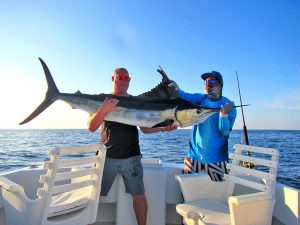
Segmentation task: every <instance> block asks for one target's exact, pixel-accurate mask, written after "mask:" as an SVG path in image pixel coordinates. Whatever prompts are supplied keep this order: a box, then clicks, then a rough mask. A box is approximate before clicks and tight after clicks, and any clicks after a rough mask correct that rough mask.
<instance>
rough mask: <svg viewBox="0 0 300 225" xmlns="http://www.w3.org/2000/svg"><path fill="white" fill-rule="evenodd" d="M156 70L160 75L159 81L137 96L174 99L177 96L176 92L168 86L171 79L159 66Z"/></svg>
mask: <svg viewBox="0 0 300 225" xmlns="http://www.w3.org/2000/svg"><path fill="white" fill-rule="evenodd" d="M157 72H159V73H160V74H161V75H162V80H161V82H160V83H159V84H158V85H157V86H156V87H154V88H152V89H151V90H150V91H148V92H145V93H143V94H140V95H138V97H145V98H155V99H157V98H158V99H159V98H163V99H175V98H177V97H178V94H177V92H176V91H175V90H174V89H173V88H171V87H169V86H168V84H170V83H171V82H172V80H170V79H169V77H168V76H167V74H166V73H165V71H164V70H163V69H162V68H161V67H159V69H157Z"/></svg>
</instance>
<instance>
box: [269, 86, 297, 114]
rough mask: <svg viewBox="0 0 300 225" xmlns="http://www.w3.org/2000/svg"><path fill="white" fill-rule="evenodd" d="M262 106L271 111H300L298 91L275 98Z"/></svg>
mask: <svg viewBox="0 0 300 225" xmlns="http://www.w3.org/2000/svg"><path fill="white" fill-rule="evenodd" d="M263 104H264V105H265V106H266V107H268V108H271V109H285V110H300V89H296V90H293V91H290V92H288V93H286V94H282V95H279V96H276V97H274V98H273V99H272V100H270V101H269V102H263Z"/></svg>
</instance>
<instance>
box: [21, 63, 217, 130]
mask: <svg viewBox="0 0 300 225" xmlns="http://www.w3.org/2000/svg"><path fill="white" fill-rule="evenodd" d="M39 60H40V62H41V64H42V66H43V70H44V73H45V76H46V80H47V84H48V90H47V93H46V97H45V99H44V101H43V102H42V103H41V104H40V105H39V106H38V107H37V108H36V109H35V110H34V111H33V112H32V113H31V114H30V115H29V116H28V117H27V118H26V119H25V120H23V121H22V122H21V123H20V125H21V124H25V123H27V122H29V121H31V120H32V119H34V118H35V117H36V116H38V115H39V114H40V113H42V112H43V111H44V110H45V109H46V108H47V107H49V106H50V105H51V104H52V103H53V102H55V101H56V100H62V101H64V102H66V103H68V104H69V105H71V107H72V108H73V109H80V110H83V111H86V112H88V113H94V112H96V110H97V109H98V108H99V107H100V106H101V104H102V103H103V101H104V100H105V98H107V97H108V98H114V99H117V100H119V103H118V106H119V107H121V108H122V110H120V111H114V112H111V113H109V114H107V115H106V117H105V118H104V119H105V120H107V121H114V122H118V123H124V124H129V125H134V126H140V127H164V126H168V125H172V124H175V125H177V126H178V127H187V126H192V125H194V124H197V123H201V122H203V121H205V120H206V119H207V118H208V117H209V116H211V115H212V114H214V113H218V112H219V111H220V109H211V108H202V107H199V106H197V105H194V104H192V103H189V102H187V101H185V100H181V99H179V98H178V96H177V93H176V92H175V91H174V90H173V89H172V88H170V87H168V84H169V83H170V80H169V78H168V76H167V75H166V74H165V72H164V71H163V70H162V69H161V68H160V69H158V70H157V71H158V72H159V73H160V74H161V75H162V81H161V82H160V84H159V85H157V86H156V87H155V88H153V89H152V90H151V91H148V92H146V93H143V94H141V95H138V96H130V97H120V96H115V95H110V94H98V95H90V94H83V93H81V92H79V91H78V92H76V93H74V94H70V93H61V92H59V90H58V88H57V87H56V84H55V82H54V80H53V78H52V75H51V73H50V71H49V69H48V67H47V65H46V63H45V62H44V61H43V60H42V59H41V58H39Z"/></svg>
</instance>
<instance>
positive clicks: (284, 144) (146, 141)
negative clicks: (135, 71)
mask: <svg viewBox="0 0 300 225" xmlns="http://www.w3.org/2000/svg"><path fill="white" fill-rule="evenodd" d="M190 134H191V130H183V129H180V130H175V131H172V132H163V133H162V132H159V133H154V134H143V133H140V145H141V151H142V154H143V158H157V159H161V160H162V161H163V162H175V163H182V161H183V158H184V156H185V155H186V153H187V150H188V140H189V138H190ZM248 136H249V142H250V144H251V145H256V146H261V147H270V148H276V149H278V150H279V152H280V160H279V169H278V178H277V180H278V181H279V182H281V183H283V184H286V185H289V186H292V187H295V188H297V189H300V174H299V172H300V164H299V161H300V131H286V130H250V131H248ZM99 137H100V134H99V131H98V132H95V133H90V132H88V131H87V130H85V129H67V130H61V129H59V130H0V173H2V172H4V171H11V170H14V169H19V168H23V167H26V166H31V165H41V162H42V161H44V160H46V159H48V155H47V152H48V151H49V149H50V148H52V147H57V146H74V145H85V144H98V143H99ZM236 143H243V133H242V131H241V130H234V131H232V132H231V134H230V138H229V149H230V150H229V151H232V146H233V145H234V144H236Z"/></svg>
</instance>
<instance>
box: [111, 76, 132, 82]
mask: <svg viewBox="0 0 300 225" xmlns="http://www.w3.org/2000/svg"><path fill="white" fill-rule="evenodd" d="M113 78H114V76H113ZM116 79H117V80H126V81H130V80H131V78H130V77H127V76H125V75H117V76H116Z"/></svg>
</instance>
